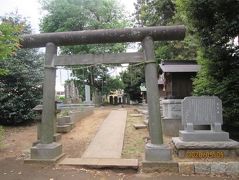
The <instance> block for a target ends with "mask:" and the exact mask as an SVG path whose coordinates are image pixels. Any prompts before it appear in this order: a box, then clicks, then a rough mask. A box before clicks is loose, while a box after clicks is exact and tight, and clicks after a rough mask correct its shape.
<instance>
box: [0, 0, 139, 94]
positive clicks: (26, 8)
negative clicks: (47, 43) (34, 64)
mask: <svg viewBox="0 0 239 180" xmlns="http://www.w3.org/2000/svg"><path fill="white" fill-rule="evenodd" d="M118 1H119V2H120V3H121V4H122V5H123V6H124V7H125V9H124V10H125V11H126V13H128V14H132V13H133V12H134V3H135V2H136V0H118ZM16 11H17V12H18V14H20V15H22V16H23V17H26V18H27V20H28V21H29V22H30V24H31V26H32V30H33V33H34V34H36V33H39V23H40V19H41V18H42V17H43V12H42V11H41V5H40V3H39V0H0V16H4V15H6V14H9V13H11V12H16ZM43 51H44V50H43ZM127 51H128V52H133V51H135V49H128V50H127ZM124 69H125V68H124ZM120 71H122V68H115V69H113V70H112V71H111V72H110V73H111V74H114V75H117V74H118V73H119V72H120ZM69 78H71V76H70V72H69V71H66V70H62V69H61V70H57V74H56V90H57V91H64V86H63V85H64V82H65V80H68V79H69Z"/></svg>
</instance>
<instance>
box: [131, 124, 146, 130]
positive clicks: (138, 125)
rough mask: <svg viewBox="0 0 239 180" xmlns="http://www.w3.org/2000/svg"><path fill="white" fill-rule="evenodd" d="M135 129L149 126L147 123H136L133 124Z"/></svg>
mask: <svg viewBox="0 0 239 180" xmlns="http://www.w3.org/2000/svg"><path fill="white" fill-rule="evenodd" d="M133 126H134V128H135V129H145V128H147V125H145V124H134V125H133Z"/></svg>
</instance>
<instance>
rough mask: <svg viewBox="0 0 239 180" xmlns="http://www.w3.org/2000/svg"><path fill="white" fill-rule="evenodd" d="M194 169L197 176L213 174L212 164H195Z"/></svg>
mask: <svg viewBox="0 0 239 180" xmlns="http://www.w3.org/2000/svg"><path fill="white" fill-rule="evenodd" d="M194 168H195V169H194V170H195V173H196V174H210V172H211V165H210V163H195V165H194Z"/></svg>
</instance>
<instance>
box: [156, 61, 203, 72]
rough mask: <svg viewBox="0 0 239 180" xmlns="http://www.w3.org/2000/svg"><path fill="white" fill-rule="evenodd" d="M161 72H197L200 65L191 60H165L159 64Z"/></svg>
mask: <svg viewBox="0 0 239 180" xmlns="http://www.w3.org/2000/svg"><path fill="white" fill-rule="evenodd" d="M159 66H160V68H161V70H162V71H163V72H198V71H199V70H200V65H198V64H197V62H196V61H193V60H167V61H162V62H161V64H160V65H159Z"/></svg>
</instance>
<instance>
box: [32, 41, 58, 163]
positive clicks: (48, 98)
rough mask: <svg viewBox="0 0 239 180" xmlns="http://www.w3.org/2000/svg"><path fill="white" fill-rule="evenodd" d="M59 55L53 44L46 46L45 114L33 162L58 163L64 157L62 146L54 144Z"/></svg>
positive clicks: (33, 149)
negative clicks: (56, 56)
mask: <svg viewBox="0 0 239 180" xmlns="http://www.w3.org/2000/svg"><path fill="white" fill-rule="evenodd" d="M56 54H57V47H56V46H55V45H54V44H53V43H47V44H46V54H45V67H44V85H43V112H42V120H41V128H40V131H41V132H40V133H39V134H40V143H38V144H37V145H35V146H33V147H32V148H31V157H30V160H32V161H42V160H43V161H51V162H52V161H56V160H58V159H59V158H60V157H62V155H63V154H62V145H61V144H59V143H56V142H54V133H55V122H56V107H55V81H56V69H55V67H54V66H52V64H53V57H54V56H55V55H56Z"/></svg>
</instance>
